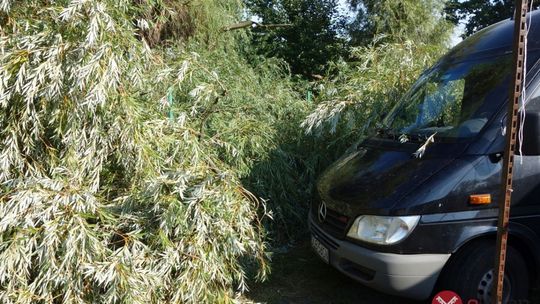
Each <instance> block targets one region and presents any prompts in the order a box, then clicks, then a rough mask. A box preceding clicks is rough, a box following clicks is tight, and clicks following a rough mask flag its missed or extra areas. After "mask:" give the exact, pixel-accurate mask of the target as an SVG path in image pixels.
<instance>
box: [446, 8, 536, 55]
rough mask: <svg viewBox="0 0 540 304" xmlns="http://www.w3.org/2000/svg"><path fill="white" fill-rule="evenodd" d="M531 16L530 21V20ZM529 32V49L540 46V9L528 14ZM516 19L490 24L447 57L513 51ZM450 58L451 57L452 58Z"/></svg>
mask: <svg viewBox="0 0 540 304" xmlns="http://www.w3.org/2000/svg"><path fill="white" fill-rule="evenodd" d="M529 18H530V22H529ZM527 24H528V26H529V33H528V39H527V49H528V50H534V49H539V48H540V10H536V11H532V12H531V13H529V14H527ZM513 34H514V20H513V19H506V20H503V21H501V22H498V23H495V24H493V25H490V26H488V27H486V28H484V29H482V30H480V31H478V32H477V33H475V34H474V35H472V36H470V37H468V38H467V39H465V40H463V41H462V42H461V43H459V44H458V45H456V46H455V47H454V48H453V49H452V50H451V51H450V52H449V53H448V55H447V57H450V58H452V57H463V56H467V57H468V56H469V55H472V54H476V53H491V52H494V53H499V54H500V53H509V52H512V43H513V39H512V37H513ZM450 58H449V59H450Z"/></svg>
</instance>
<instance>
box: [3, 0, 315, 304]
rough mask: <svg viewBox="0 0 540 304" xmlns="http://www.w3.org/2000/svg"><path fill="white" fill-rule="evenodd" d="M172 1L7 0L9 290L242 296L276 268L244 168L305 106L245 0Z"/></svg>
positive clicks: (92, 295) (54, 296) (134, 299)
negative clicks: (243, 49)
mask: <svg viewBox="0 0 540 304" xmlns="http://www.w3.org/2000/svg"><path fill="white" fill-rule="evenodd" d="M171 3H176V2H174V1H149V0H148V1H146V0H138V1H131V0H130V1H128V0H102V1H98V0H73V1H67V0H64V1H60V0H58V1H9V0H0V10H1V12H0V26H1V28H0V50H1V53H0V54H1V56H0V302H1V303H6V304H8V303H210V302H229V301H234V299H235V298H236V293H237V292H242V291H244V290H245V288H246V277H247V273H251V272H253V271H252V270H254V271H255V273H256V274H257V276H258V277H259V278H263V277H264V276H265V275H266V271H267V268H268V267H267V265H266V260H267V259H266V253H265V241H264V238H265V232H264V229H263V227H262V224H261V221H263V220H264V218H265V217H266V216H267V215H268V213H267V212H266V207H265V202H264V200H262V199H260V198H258V196H257V195H254V194H252V193H250V192H249V191H248V190H246V189H245V188H244V186H243V185H242V183H241V182H240V179H241V178H246V176H248V175H249V170H250V168H251V166H253V164H254V163H255V162H257V161H258V160H260V158H263V159H264V158H265V156H264V155H268V153H269V151H271V150H273V149H275V148H276V146H277V145H278V140H277V139H276V138H278V137H279V136H286V135H288V133H287V132H301V131H299V130H298V129H299V128H298V125H299V122H300V120H301V118H302V113H306V109H304V106H303V104H302V103H301V101H300V100H299V98H296V96H294V93H292V89H291V88H290V87H289V85H288V84H287V82H286V81H281V80H280V77H282V76H281V75H282V74H281V70H282V68H280V67H279V65H276V64H273V63H271V62H268V63H264V64H261V65H259V66H258V68H257V70H254V69H253V68H252V67H251V65H248V64H247V63H246V62H245V61H244V59H242V56H240V55H238V52H237V49H238V48H237V45H238V40H241V39H242V35H243V34H241V33H223V32H222V28H223V27H224V26H226V25H227V24H233V23H234V22H235V21H237V20H238V18H240V16H241V13H242V10H241V7H240V6H239V5H238V2H237V1H235V0H231V1H218V2H214V1H206V0H193V1H190V2H187V4H171ZM193 7H195V8H197V9H196V10H195V9H191V8H193ZM167 22H169V23H167ZM171 23H172V24H171ZM182 26H184V28H179V27H182ZM175 27H176V28H175ZM174 33H180V34H179V35H178V36H175V35H174ZM163 37H173V38H175V40H170V41H162V40H163V39H164V38H163ZM152 39H153V40H152ZM150 46H151V47H150ZM276 121H277V122H276ZM279 121H281V122H282V123H281V124H280V123H279ZM283 122H284V123H288V124H289V125H290V126H291V127H290V128H289V129H287V130H285V131H284V130H283V129H280V130H277V129H276V128H275V127H274V126H275V125H282V124H283ZM295 134H296V133H295ZM283 159H284V160H283V167H285V168H288V164H287V162H288V161H289V160H290V157H287V156H285V157H283ZM285 170H286V169H285ZM253 183H256V181H253Z"/></svg>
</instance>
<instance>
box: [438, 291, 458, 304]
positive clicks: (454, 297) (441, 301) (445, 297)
mask: <svg viewBox="0 0 540 304" xmlns="http://www.w3.org/2000/svg"><path fill="white" fill-rule="evenodd" d="M431 304H463V301H462V300H461V298H460V297H459V296H458V294H457V293H455V292H453V291H450V290H443V291H441V292H439V293H438V294H436V295H435V296H434V297H433V300H432V301H431Z"/></svg>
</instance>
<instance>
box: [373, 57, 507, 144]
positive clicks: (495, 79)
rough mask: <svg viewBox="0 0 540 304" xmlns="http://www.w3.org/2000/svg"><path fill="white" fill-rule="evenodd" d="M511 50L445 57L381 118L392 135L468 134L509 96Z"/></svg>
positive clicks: (477, 130)
mask: <svg viewBox="0 0 540 304" xmlns="http://www.w3.org/2000/svg"><path fill="white" fill-rule="evenodd" d="M511 60H512V56H511V54H505V55H500V56H492V57H488V58H477V59H473V60H470V59H469V60H462V61H451V62H445V61H444V60H443V61H442V62H440V63H439V64H438V65H436V66H435V67H433V68H432V69H431V70H429V71H427V72H426V73H424V74H423V75H422V76H421V77H420V79H418V81H417V82H416V83H415V84H414V86H413V87H412V88H411V90H410V91H409V92H408V93H407V94H405V95H404V97H403V98H402V99H401V100H400V102H398V104H397V105H396V106H395V107H394V108H393V109H392V111H391V112H390V113H389V115H388V116H387V117H386V119H385V121H384V125H385V129H386V130H387V131H389V132H391V133H392V134H393V135H401V136H405V137H407V136H409V137H411V138H413V137H424V136H431V135H432V134H434V133H437V135H436V136H437V138H441V137H449V138H469V137H472V136H474V135H476V134H478V132H480V130H481V129H482V128H483V127H484V126H485V125H486V123H487V122H488V120H489V118H490V117H491V116H492V115H493V114H494V113H495V112H496V111H497V110H498V109H499V108H500V106H501V104H502V103H503V102H504V101H505V100H506V99H507V98H508V91H509V85H510V78H511V77H510V74H511V73H510V71H511Z"/></svg>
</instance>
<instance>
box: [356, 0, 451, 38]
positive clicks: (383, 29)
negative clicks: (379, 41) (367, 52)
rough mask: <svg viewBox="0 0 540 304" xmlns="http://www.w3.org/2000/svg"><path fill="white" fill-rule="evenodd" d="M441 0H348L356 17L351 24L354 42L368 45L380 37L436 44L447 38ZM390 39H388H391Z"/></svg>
mask: <svg viewBox="0 0 540 304" xmlns="http://www.w3.org/2000/svg"><path fill="white" fill-rule="evenodd" d="M444 2H445V1H441V0H405V1H397V0H383V1H378V0H349V2H348V3H349V5H350V9H351V10H352V11H354V12H355V14H356V18H355V19H354V20H352V22H350V23H349V26H348V32H349V35H350V37H351V44H352V45H357V46H358V45H364V46H365V45H368V44H370V43H371V42H372V41H373V39H375V38H376V37H377V36H380V35H384V36H386V38H387V39H386V40H385V41H389V40H391V41H405V40H414V41H417V42H422V43H430V44H437V43H440V42H441V41H444V39H446V38H447V37H446V35H445V34H446V33H447V31H448V24H447V23H446V22H445V21H444V19H443V14H442V9H443V8H444ZM388 39H389V40H388Z"/></svg>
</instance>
